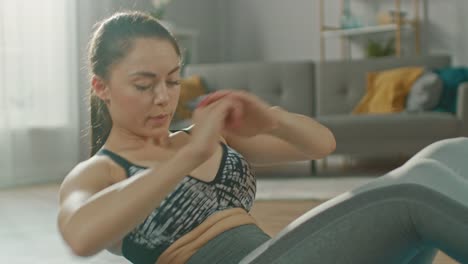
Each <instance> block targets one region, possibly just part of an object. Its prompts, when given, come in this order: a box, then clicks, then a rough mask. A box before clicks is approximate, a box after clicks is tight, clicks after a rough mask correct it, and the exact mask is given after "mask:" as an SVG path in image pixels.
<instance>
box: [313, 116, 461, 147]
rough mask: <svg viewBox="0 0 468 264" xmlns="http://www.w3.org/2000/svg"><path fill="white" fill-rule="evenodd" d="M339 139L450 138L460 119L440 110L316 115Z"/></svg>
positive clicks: (338, 140)
mask: <svg viewBox="0 0 468 264" xmlns="http://www.w3.org/2000/svg"><path fill="white" fill-rule="evenodd" d="M318 121H319V122H321V123H322V124H323V125H325V126H327V127H328V128H329V129H330V130H331V131H332V132H333V133H334V135H335V137H336V140H337V143H338V144H339V142H340V140H347V139H354V140H360V139H363V138H366V139H372V138H378V139H381V140H383V139H387V140H388V139H395V138H400V139H408V138H424V137H425V136H426V135H428V134H430V136H431V137H434V136H441V137H453V136H456V134H457V129H458V126H459V121H458V119H456V117H455V116H454V115H452V114H448V113H439V112H422V113H411V114H410V113H406V112H402V113H398V114H369V115H358V116H356V115H329V116H322V117H320V118H318Z"/></svg>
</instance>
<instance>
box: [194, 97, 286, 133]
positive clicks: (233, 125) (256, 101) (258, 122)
mask: <svg viewBox="0 0 468 264" xmlns="http://www.w3.org/2000/svg"><path fill="white" fill-rule="evenodd" d="M226 99H230V100H234V101H235V102H236V104H235V106H236V107H240V109H236V111H233V112H231V113H230V114H229V115H228V117H227V119H226V125H225V126H224V129H225V132H226V133H231V134H234V135H237V136H243V137H252V136H255V135H257V134H261V133H266V132H269V131H271V130H273V129H275V128H276V127H277V126H278V121H277V116H276V115H275V113H276V111H272V110H273V109H274V108H275V107H271V106H269V105H268V104H267V103H265V102H264V101H262V100H261V99H260V98H258V97H257V96H255V95H253V94H250V93H247V92H244V91H232V90H222V91H218V92H215V93H212V94H211V95H208V96H207V97H206V98H205V99H204V100H203V101H201V102H200V103H199V105H198V106H197V109H199V108H202V109H203V108H205V107H209V106H210V105H211V104H215V103H219V102H223V101H224V100H226Z"/></svg>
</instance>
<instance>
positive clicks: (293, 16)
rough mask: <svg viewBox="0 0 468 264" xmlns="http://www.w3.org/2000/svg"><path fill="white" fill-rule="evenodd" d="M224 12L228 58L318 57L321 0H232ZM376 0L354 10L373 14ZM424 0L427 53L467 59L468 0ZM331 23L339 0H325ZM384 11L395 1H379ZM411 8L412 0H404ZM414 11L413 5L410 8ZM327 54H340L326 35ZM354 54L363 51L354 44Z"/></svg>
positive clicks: (359, 0) (359, 1) (361, 0)
mask: <svg viewBox="0 0 468 264" xmlns="http://www.w3.org/2000/svg"><path fill="white" fill-rule="evenodd" d="M224 1H226V2H229V9H227V10H226V12H227V13H228V14H227V15H226V17H228V18H229V19H230V20H229V21H228V23H227V29H226V31H227V32H229V34H228V35H227V38H228V39H227V40H226V43H227V45H226V46H225V49H226V50H227V51H226V52H225V58H226V60H229V61H243V60H268V61H271V60H273V61H274V60H280V61H284V60H298V59H299V60H301V59H318V58H319V55H320V48H319V16H318V14H319V13H318V8H319V4H318V0H292V1H282V0H236V1H229V0H224ZM372 1H373V0H352V11H354V12H355V13H357V14H363V15H364V16H369V12H372V11H371V9H370V8H369V7H370V6H372V3H371V2H372ZM422 1H425V2H426V4H427V5H426V6H427V8H426V10H423V8H421V14H426V15H427V17H426V25H425V29H424V30H425V31H424V32H423V33H424V34H423V36H422V41H423V47H424V51H425V52H438V53H449V54H452V55H453V56H454V62H455V64H464V65H466V64H468V54H467V52H466V51H465V49H466V47H468V36H467V34H465V33H464V32H466V31H467V30H468V17H467V14H468V12H467V11H468V1H466V0H446V1H439V0H422ZM325 2H326V6H325V7H326V19H327V23H333V22H335V23H338V19H339V16H338V12H339V0H326V1H325ZM380 2H381V4H380V10H387V9H390V8H393V1H384V0H380ZM403 2H404V3H406V4H403V7H404V8H406V7H410V8H411V5H410V4H409V3H408V2H410V1H403ZM410 10H411V9H410ZM406 40H407V43H406V44H405V51H406V52H407V53H408V52H410V51H411V48H412V42H409V43H408V41H411V36H409V38H406ZM326 45H327V58H331V59H334V58H339V56H340V49H339V48H340V46H339V41H338V40H337V39H335V40H327V42H326ZM352 51H353V55H357V57H359V56H360V55H361V54H359V52H356V49H355V48H353V49H352Z"/></svg>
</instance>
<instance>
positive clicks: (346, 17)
mask: <svg viewBox="0 0 468 264" xmlns="http://www.w3.org/2000/svg"><path fill="white" fill-rule="evenodd" d="M340 26H341V28H342V29H351V28H359V27H362V23H361V22H360V21H359V19H358V18H357V17H356V16H354V15H353V14H352V12H351V3H350V0H345V2H344V6H343V13H342V15H341V21H340Z"/></svg>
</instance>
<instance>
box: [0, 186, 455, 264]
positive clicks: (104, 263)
mask: <svg viewBox="0 0 468 264" xmlns="http://www.w3.org/2000/svg"><path fill="white" fill-rule="evenodd" d="M57 191H58V185H56V184H53V185H43V186H35V187H28V188H20V189H15V190H3V191H0V215H1V217H0V263H8V264H42V263H44V264H78V263H82V264H83V263H86V264H128V263H129V262H128V261H126V260H125V259H123V258H122V257H119V256H114V255H112V254H110V253H107V252H102V253H100V254H98V255H96V256H93V257H89V258H78V257H74V256H72V255H71V253H70V251H69V250H68V248H67V247H66V246H65V244H64V243H63V241H62V240H61V238H60V236H59V235H58V230H57V227H56V215H57V211H58V210H57ZM317 204H319V203H318V202H316V201H257V202H256V204H255V206H254V208H253V210H252V214H253V215H254V216H255V217H256V218H257V219H258V222H259V224H260V226H261V227H262V228H263V229H264V230H265V231H266V232H267V233H269V234H270V235H272V236H273V235H275V234H276V233H277V232H278V231H279V230H281V229H282V228H284V227H285V226H286V225H287V224H288V223H290V222H291V221H292V220H294V219H295V218H296V217H298V216H299V215H301V214H303V213H304V212H306V211H307V210H309V209H310V208H313V207H314V206H316V205H317ZM434 263H437V264H453V263H456V262H454V261H452V260H450V259H449V258H447V257H446V256H444V255H443V254H439V255H438V256H437V260H436V261H435V262H434Z"/></svg>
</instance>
